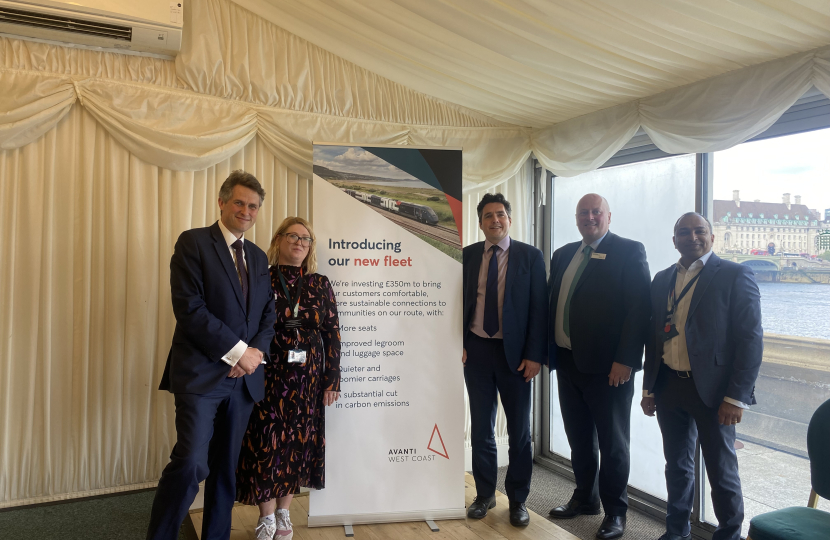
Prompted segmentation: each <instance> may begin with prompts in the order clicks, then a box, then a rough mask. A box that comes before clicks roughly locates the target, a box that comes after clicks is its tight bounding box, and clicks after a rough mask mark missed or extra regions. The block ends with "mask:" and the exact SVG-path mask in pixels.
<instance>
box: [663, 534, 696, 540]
mask: <svg viewBox="0 0 830 540" xmlns="http://www.w3.org/2000/svg"><path fill="white" fill-rule="evenodd" d="M691 539H692V533H689V534H687V535H686V536H680V535H679V534H672V533H670V532H667V533H665V534H664V535H663V536H661V537H660V538H658V539H657V540H691Z"/></svg>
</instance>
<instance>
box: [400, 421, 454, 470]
mask: <svg viewBox="0 0 830 540" xmlns="http://www.w3.org/2000/svg"><path fill="white" fill-rule="evenodd" d="M427 450H429V451H430V452H434V453H435V454H437V455H439V456H441V457H442V458H446V459H450V456H449V454H448V453H447V447H446V446H445V445H444V438H443V437H441V432H440V431H439V430H438V424H435V427H433V428H432V435H430V437H429V442H428V443H427ZM434 460H435V456H434V455H432V454H419V453H418V449H417V448H390V449H389V461H390V462H392V463H412V462H425V461H434Z"/></svg>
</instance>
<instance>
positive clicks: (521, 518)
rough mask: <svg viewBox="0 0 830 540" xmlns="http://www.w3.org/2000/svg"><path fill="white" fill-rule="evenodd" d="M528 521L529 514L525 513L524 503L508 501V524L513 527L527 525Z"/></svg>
mask: <svg viewBox="0 0 830 540" xmlns="http://www.w3.org/2000/svg"><path fill="white" fill-rule="evenodd" d="M528 523H530V514H528V513H527V508H525V503H523V502H516V501H510V524H511V525H513V526H514V527H527V524H528Z"/></svg>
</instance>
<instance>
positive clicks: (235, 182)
mask: <svg viewBox="0 0 830 540" xmlns="http://www.w3.org/2000/svg"><path fill="white" fill-rule="evenodd" d="M235 186H242V187H246V188H248V189H250V190H252V191H256V194H257V195H259V204H260V206H262V202H263V201H264V200H265V190H264V189H262V184H260V183H259V180H257V179H256V177H255V176H254V175H253V174H251V173H247V172H245V171H243V170H242V169H237V170H235V171H233V172H232V173H231V174H230V175H229V176H228V178H227V180H225V181H224V182H223V183H222V187H220V188H219V198H220V199H222V202H223V203H226V202H228V201H229V200H230V198H231V195H232V194H233V188H234V187H235Z"/></svg>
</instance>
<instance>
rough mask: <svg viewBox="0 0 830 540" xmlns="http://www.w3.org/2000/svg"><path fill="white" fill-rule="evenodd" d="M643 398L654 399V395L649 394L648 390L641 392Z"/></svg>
mask: <svg viewBox="0 0 830 540" xmlns="http://www.w3.org/2000/svg"><path fill="white" fill-rule="evenodd" d="M643 397H654V394H649V393H648V390H643Z"/></svg>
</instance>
